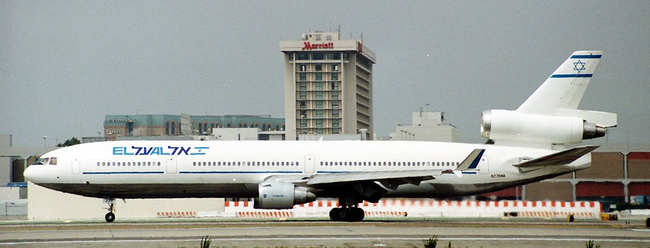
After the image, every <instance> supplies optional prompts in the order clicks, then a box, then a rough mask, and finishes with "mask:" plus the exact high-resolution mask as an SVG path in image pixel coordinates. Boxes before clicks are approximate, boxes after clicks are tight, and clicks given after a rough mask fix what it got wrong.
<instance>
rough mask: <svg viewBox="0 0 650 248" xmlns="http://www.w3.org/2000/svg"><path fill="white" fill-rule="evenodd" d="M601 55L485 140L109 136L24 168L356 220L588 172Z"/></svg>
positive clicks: (113, 191)
mask: <svg viewBox="0 0 650 248" xmlns="http://www.w3.org/2000/svg"><path fill="white" fill-rule="evenodd" d="M601 54H602V52H601V51H579V52H575V53H573V54H572V55H571V56H570V57H569V58H568V59H567V60H566V61H565V62H564V63H563V64H562V65H561V66H560V67H559V68H558V69H557V70H556V71H555V72H554V73H553V74H552V75H551V76H550V77H549V78H548V79H547V80H546V81H545V82H544V84H542V85H541V86H540V87H539V88H538V89H537V90H536V91H535V93H533V95H531V96H530V97H529V98H528V100H526V102H524V103H523V104H522V105H521V106H520V107H519V108H518V109H517V110H514V111H508V110H489V111H484V112H483V114H482V126H481V132H482V135H483V136H484V137H486V138H489V139H492V140H494V141H495V142H496V143H495V145H485V144H461V143H444V142H415V141H407V142H402V141H395V142H389V141H117V142H100V143H89V144H82V145H76V146H72V147H66V148H61V149H58V150H55V151H52V152H49V153H47V154H45V155H43V156H42V158H41V159H40V160H39V161H38V162H37V163H36V164H34V165H31V166H29V167H28V168H27V169H26V170H25V173H24V174H25V178H27V179H28V180H29V181H31V182H33V183H35V184H37V185H40V186H43V187H46V188H50V189H54V190H58V191H62V192H67V193H72V194H77V195H82V196H87V197H97V198H104V199H105V201H106V202H107V203H108V204H109V213H107V214H106V216H105V219H106V221H108V222H112V221H113V220H114V219H115V214H114V199H116V198H117V199H120V198H121V199H127V198H189V197H227V198H230V197H233V198H254V205H255V207H256V208H260V209H290V208H293V206H294V205H296V204H302V203H307V202H311V201H314V200H315V199H316V198H321V197H327V198H338V199H339V200H338V203H339V207H337V208H334V209H332V210H331V211H330V218H331V219H332V220H339V221H341V220H342V221H360V220H362V219H363V218H364V212H363V210H362V209H360V208H358V207H357V206H358V204H359V203H361V202H362V201H364V200H365V201H369V202H377V201H378V200H379V199H380V198H384V197H419V198H429V197H436V198H438V197H456V196H465V195H474V194H480V193H486V192H491V191H496V190H501V189H505V188H508V187H513V186H517V185H523V184H527V183H532V182H537V181H540V180H544V179H547V178H552V177H555V176H558V175H562V174H566V173H570V172H573V171H577V170H581V169H585V168H588V167H589V166H590V165H591V155H590V152H591V151H593V150H594V149H596V148H597V146H582V147H574V148H571V149H566V148H564V145H566V144H575V143H580V142H582V140H584V139H591V138H597V137H602V136H604V135H605V133H606V132H605V130H606V129H605V128H609V127H615V126H616V122H617V121H616V118H617V117H616V114H614V113H606V112H596V111H585V110H578V109H577V107H578V104H579V103H580V100H581V99H582V96H583V93H584V91H585V89H586V88H587V85H588V83H589V81H590V79H591V77H592V75H593V72H594V69H595V67H596V65H597V64H598V61H599V60H600V58H601Z"/></svg>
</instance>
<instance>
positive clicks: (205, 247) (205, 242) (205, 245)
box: [201, 235, 212, 248]
mask: <svg viewBox="0 0 650 248" xmlns="http://www.w3.org/2000/svg"><path fill="white" fill-rule="evenodd" d="M211 243H212V239H211V238H210V235H205V237H203V238H201V248H210V244H211Z"/></svg>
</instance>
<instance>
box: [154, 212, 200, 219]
mask: <svg viewBox="0 0 650 248" xmlns="http://www.w3.org/2000/svg"><path fill="white" fill-rule="evenodd" d="M157 215H158V218H196V212H158V213H157Z"/></svg>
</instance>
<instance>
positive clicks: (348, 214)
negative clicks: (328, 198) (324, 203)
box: [330, 207, 365, 221]
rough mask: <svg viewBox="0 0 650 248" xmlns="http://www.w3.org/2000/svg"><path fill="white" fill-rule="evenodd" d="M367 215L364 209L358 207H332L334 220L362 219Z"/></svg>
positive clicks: (331, 216)
mask: <svg viewBox="0 0 650 248" xmlns="http://www.w3.org/2000/svg"><path fill="white" fill-rule="evenodd" d="M364 217H365V213H364V212H363V209H361V208H357V207H342V208H332V210H330V219H332V220H333V221H361V220H363V218H364Z"/></svg>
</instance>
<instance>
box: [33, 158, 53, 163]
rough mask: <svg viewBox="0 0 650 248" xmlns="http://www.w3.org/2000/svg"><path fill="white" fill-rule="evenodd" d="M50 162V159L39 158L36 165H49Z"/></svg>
mask: <svg viewBox="0 0 650 248" xmlns="http://www.w3.org/2000/svg"><path fill="white" fill-rule="evenodd" d="M49 162H50V158H39V159H38V160H36V164H48V163H49Z"/></svg>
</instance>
